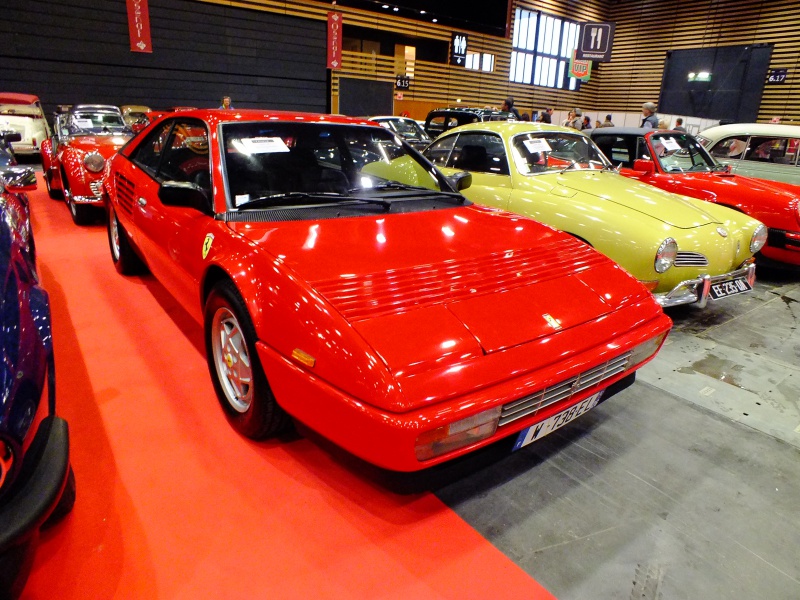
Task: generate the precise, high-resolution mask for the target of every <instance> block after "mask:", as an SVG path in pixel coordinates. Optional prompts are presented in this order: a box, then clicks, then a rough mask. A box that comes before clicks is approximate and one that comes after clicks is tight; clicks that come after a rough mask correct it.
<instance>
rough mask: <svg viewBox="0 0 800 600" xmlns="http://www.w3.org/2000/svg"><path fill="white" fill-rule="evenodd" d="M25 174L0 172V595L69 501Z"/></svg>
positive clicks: (16, 588) (18, 587)
mask: <svg viewBox="0 0 800 600" xmlns="http://www.w3.org/2000/svg"><path fill="white" fill-rule="evenodd" d="M34 189H36V177H35V174H34V173H33V171H32V170H31V169H29V168H21V167H10V168H8V167H6V168H0V294H2V296H0V597H2V598H8V597H10V598H16V597H17V596H18V595H19V594H20V592H21V591H22V587H23V585H24V584H25V580H26V579H27V576H28V572H29V570H30V566H31V563H32V559H33V554H34V552H35V550H36V545H37V542H38V538H39V530H40V529H41V528H42V527H47V526H49V525H50V524H52V523H55V522H56V521H58V520H59V519H61V518H63V517H64V516H65V515H66V514H67V513H68V512H69V511H70V510H71V509H72V506H73V504H74V502H75V476H74V474H73V473H72V469H71V467H70V461H69V431H68V428H67V422H66V421H65V420H63V419H61V418H59V417H58V416H56V406H55V401H56V398H55V389H56V388H55V364H54V362H53V338H52V330H51V327H50V301H49V298H48V296H47V292H45V291H44V289H43V288H42V287H41V286H40V285H39V276H38V274H37V271H36V256H35V248H34V244H33V237H32V233H31V227H30V212H29V205H28V198H27V195H26V194H25V192H27V191H31V190H34Z"/></svg>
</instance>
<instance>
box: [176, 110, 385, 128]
mask: <svg viewBox="0 0 800 600" xmlns="http://www.w3.org/2000/svg"><path fill="white" fill-rule="evenodd" d="M189 117H194V118H197V119H203V120H205V121H208V122H209V123H210V124H211V125H216V124H218V123H229V122H237V123H241V122H247V121H283V122H292V123H298V122H307V123H335V124H345V125H369V126H371V127H381V126H380V125H379V124H378V123H376V122H375V121H370V120H369V119H365V118H361V117H346V116H344V115H325V114H319V113H304V112H294V111H284V110H259V109H255V108H245V109H241V110H240V109H234V110H231V109H224V108H198V109H194V110H186V111H181V112H179V113H174V114H170V115H169V116H168V117H167V118H189Z"/></svg>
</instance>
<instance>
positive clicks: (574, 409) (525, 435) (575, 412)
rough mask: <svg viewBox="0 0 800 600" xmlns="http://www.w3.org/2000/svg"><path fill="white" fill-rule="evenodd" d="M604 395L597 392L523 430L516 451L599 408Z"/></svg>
mask: <svg viewBox="0 0 800 600" xmlns="http://www.w3.org/2000/svg"><path fill="white" fill-rule="evenodd" d="M602 395H603V392H597V393H596V394H593V395H592V396H589V397H588V398H586V399H585V400H583V401H582V402H578V403H577V404H574V405H573V406H570V407H569V408H566V409H564V410H562V411H561V412H560V413H558V414H557V415H553V416H552V417H550V418H549V419H545V420H544V421H542V422H540V423H536V425H531V426H530V427H528V428H526V429H523V430H522V431H520V432H519V435H518V436H517V441H516V443H515V444H514V450H519V449H520V448H522V447H523V446H527V445H528V444H530V443H531V442H535V441H536V440H539V439H542V438H543V437H544V436H546V435H547V434H549V433H553V432H554V431H555V430H556V429H558V428H559V427H563V426H564V425H566V424H567V423H569V422H570V421H573V420H575V419H577V418H578V417H580V416H581V415H582V414H583V413H585V412H589V411H590V410H592V409H593V408H594V407H595V406H597V403H598V402H600V398H601V396H602ZM512 452H513V450H512Z"/></svg>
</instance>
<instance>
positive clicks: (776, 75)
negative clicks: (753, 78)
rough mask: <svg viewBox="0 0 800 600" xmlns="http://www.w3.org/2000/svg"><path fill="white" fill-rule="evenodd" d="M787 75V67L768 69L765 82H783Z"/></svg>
mask: <svg viewBox="0 0 800 600" xmlns="http://www.w3.org/2000/svg"><path fill="white" fill-rule="evenodd" d="M788 76H789V69H770V70H769V73H768V74H767V83H785V82H786V78H787V77H788Z"/></svg>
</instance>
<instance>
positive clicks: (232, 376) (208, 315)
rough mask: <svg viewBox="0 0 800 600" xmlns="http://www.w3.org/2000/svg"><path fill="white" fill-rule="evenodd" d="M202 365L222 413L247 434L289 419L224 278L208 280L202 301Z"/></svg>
mask: <svg viewBox="0 0 800 600" xmlns="http://www.w3.org/2000/svg"><path fill="white" fill-rule="evenodd" d="M205 338H206V355H207V358H208V369H209V372H210V373H211V380H212V381H213V382H214V391H215V392H216V393H217V399H218V400H219V403H220V405H221V406H222V410H223V411H224V412H225V416H226V417H227V418H228V421H229V422H230V424H231V425H232V426H233V428H234V429H236V431H238V432H239V433H241V434H242V435H244V436H245V437H248V438H251V439H256V440H257V439H263V438H266V437H270V436H274V435H277V434H279V433H281V432H282V431H284V430H286V429H288V428H289V426H290V425H291V419H290V418H289V415H287V414H286V413H285V412H284V410H283V409H282V408H281V407H280V406H279V405H278V403H277V401H276V400H275V396H274V395H273V394H272V390H271V389H270V387H269V383H268V381H267V376H266V374H265V373H264V369H263V367H262V366H261V361H260V360H259V358H258V353H257V352H256V347H255V341H256V333H255V328H254V327H253V322H252V320H251V319H250V314H249V313H248V312H247V307H246V306H245V303H244V300H242V297H241V295H240V294H239V290H237V289H236V286H235V285H234V284H233V282H232V281H230V280H223V281H220V282H219V283H217V284H216V285H215V286H214V289H213V290H211V293H210V294H209V296H208V300H207V301H206V307H205Z"/></svg>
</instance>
